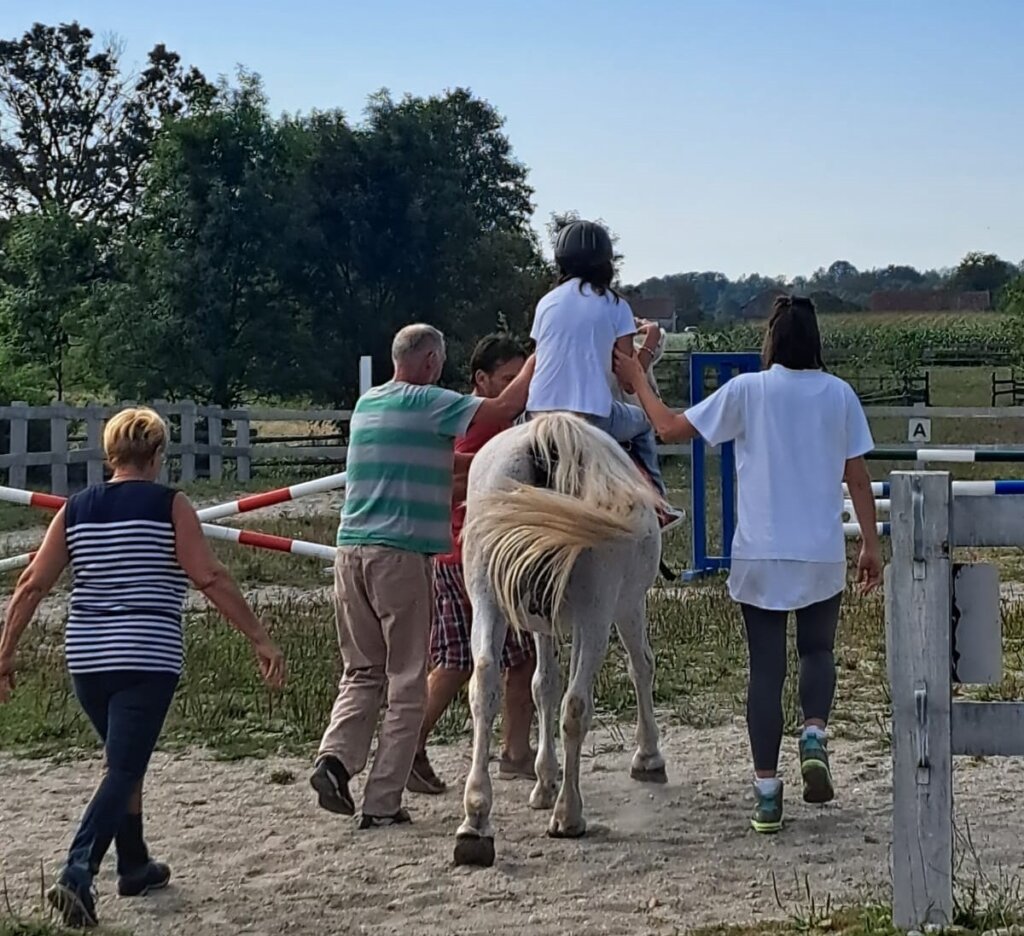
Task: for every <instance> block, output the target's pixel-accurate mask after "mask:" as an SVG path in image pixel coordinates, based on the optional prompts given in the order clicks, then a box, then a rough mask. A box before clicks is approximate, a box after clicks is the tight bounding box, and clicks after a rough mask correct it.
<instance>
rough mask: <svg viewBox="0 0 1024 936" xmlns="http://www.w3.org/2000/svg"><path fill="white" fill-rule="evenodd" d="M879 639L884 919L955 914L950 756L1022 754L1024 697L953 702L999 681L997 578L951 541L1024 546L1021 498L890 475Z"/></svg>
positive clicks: (910, 923)
mask: <svg viewBox="0 0 1024 936" xmlns="http://www.w3.org/2000/svg"><path fill="white" fill-rule="evenodd" d="M890 499H891V507H890V515H891V524H892V526H891V537H892V562H891V565H890V566H889V567H888V568H887V569H886V581H885V600H886V641H887V658H888V667H889V682H890V685H891V690H892V738H893V742H892V756H893V820H892V822H893V850H892V861H893V918H894V922H895V924H896V925H897V926H900V927H903V928H916V927H920V926H922V925H929V924H931V925H936V926H948V925H950V924H951V923H952V922H953V867H954V865H953V757H955V756H958V755H966V756H974V757H997V756H1015V755H1024V701H1022V702H971V701H959V700H958V701H953V693H952V686H953V684H954V683H959V684H978V685H991V684H994V683H998V682H999V681H1000V680H1001V678H1002V633H1001V623H1000V616H999V614H1000V612H999V607H1000V602H999V576H998V572H997V570H996V568H995V566H993V565H990V564H985V563H980V564H957V563H955V562H954V561H953V555H952V552H953V549H954V548H955V547H963V546H966V547H1006V546H1020V545H1024V496H1020V495H1018V496H1012V495H1011V496H1005V495H1004V496H999V495H993V496H979V497H966V496H957V495H956V494H955V488H954V486H953V485H952V484H951V482H950V476H949V474H948V473H946V472H938V471H936V472H931V471H925V472H894V473H893V475H892V477H891V484H890Z"/></svg>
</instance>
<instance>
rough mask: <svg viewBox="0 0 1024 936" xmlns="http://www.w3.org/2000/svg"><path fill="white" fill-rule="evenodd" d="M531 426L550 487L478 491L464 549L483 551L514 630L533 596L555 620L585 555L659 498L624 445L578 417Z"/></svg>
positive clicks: (634, 531) (556, 416) (627, 530)
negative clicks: (571, 579) (574, 572)
mask: <svg viewBox="0 0 1024 936" xmlns="http://www.w3.org/2000/svg"><path fill="white" fill-rule="evenodd" d="M528 425H529V430H528V432H527V434H526V438H527V441H528V444H529V445H530V449H531V454H532V456H533V459H534V462H535V463H536V465H537V467H538V469H539V473H540V474H541V475H542V477H543V478H546V481H547V486H545V487H537V486H531V485H526V484H521V483H515V484H513V485H511V486H510V487H509V488H506V489H504V490H497V491H487V492H479V493H476V492H474V494H473V496H472V499H471V501H472V502H471V505H470V508H469V516H468V518H467V523H466V527H465V529H464V531H463V537H462V543H463V551H464V552H466V553H467V555H474V556H481V557H485V559H486V562H487V577H488V580H489V582H490V585H491V588H492V589H493V592H494V595H495V598H496V600H497V602H498V606H499V607H500V608H501V610H502V611H503V612H504V613H505V615H506V617H507V619H508V621H509V623H510V624H511V625H512V627H513V628H514V629H515V630H519V629H521V628H522V627H523V626H524V623H525V621H524V619H523V609H522V605H523V603H524V602H525V601H527V600H528V599H529V598H530V597H532V598H533V599H534V600H536V601H538V603H539V605H540V607H541V608H543V609H545V610H546V611H548V612H549V613H550V616H551V620H552V623H553V624H554V623H556V618H557V616H558V611H559V609H560V608H561V605H562V599H563V597H564V595H565V590H566V587H567V586H568V583H569V576H570V575H571V573H572V570H573V566H574V565H575V564H576V560H577V559H578V558H579V555H580V553H582V552H583V550H585V549H589V548H591V547H594V546H597V545H600V544H601V543H603V542H606V541H608V540H610V539H615V538H618V537H628V536H637V535H638V534H639V533H640V531H641V529H642V525H643V517H644V511H643V508H644V507H650V508H652V509H653V508H656V507H657V505H658V504H659V502H660V498H659V496H658V494H657V493H656V492H655V491H654V490H653V489H652V488H650V487H649V485H648V484H647V482H646V480H645V479H644V478H643V476H642V475H641V474H640V472H639V470H638V469H637V468H636V466H635V465H633V463H632V462H631V461H630V459H629V458H628V457H627V455H626V454H625V453H624V452H623V451H622V449H621V448H620V447H619V446H618V445H617V444H616V443H615V442H613V441H612V440H611V439H610V438H609V437H608V436H606V435H605V434H604V433H602V432H601V431H600V430H598V429H595V428H593V427H592V426H590V425H589V424H588V423H586V422H585V421H584V420H582V419H580V418H579V417H576V416H571V415H568V414H565V413H550V414H547V415H543V416H540V417H537V418H536V419H533V420H531V422H530V423H529V424H528Z"/></svg>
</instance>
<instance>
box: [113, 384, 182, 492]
mask: <svg viewBox="0 0 1024 936" xmlns="http://www.w3.org/2000/svg"><path fill="white" fill-rule="evenodd" d="M134 405H135V404H133V403H128V404H124V403H122V404H121V407H122V409H123V408H124V407H125V406H134ZM153 410H154V411H155V412H156V413H157V415H158V416H159V417H160V418H161V419H162V420H163V421H164V425H165V426H166V427H167V437H168V441H170V435H171V417H170V415H169V413H168V412H167V401H166V400H154V401H153ZM170 479H171V466H170V457H169V456H168V455H167V454H166V453H164V463H163V464H162V465H161V466H160V477H159V479H158V480H159V481H160V483H161V484H168V483H169V482H170Z"/></svg>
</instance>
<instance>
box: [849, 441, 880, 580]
mask: <svg viewBox="0 0 1024 936" xmlns="http://www.w3.org/2000/svg"><path fill="white" fill-rule="evenodd" d="M843 480H844V481H845V482H846V486H847V488H848V490H849V492H850V500H851V501H852V502H853V510H854V513H856V515H857V523H858V524H859V525H860V536H861V550H860V558H859V559H858V562H857V582H858V584H859V585H860V587H861V590H862V591H865V592H869V591H872V590H873V589H875V588H877V587H878V585H879V583H880V582H881V580H882V547H881V543H880V542H879V539H878V517H877V514H876V513H875V495H874V494H873V493H872V492H871V475H870V474H869V473H868V466H867V462H866V461H865V460H864V459H863V458H851V459H849V460H848V461H847V462H846V470H845V471H844V473H843Z"/></svg>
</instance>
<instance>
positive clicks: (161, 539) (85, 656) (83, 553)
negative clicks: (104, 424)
mask: <svg viewBox="0 0 1024 936" xmlns="http://www.w3.org/2000/svg"><path fill="white" fill-rule="evenodd" d="M175 493H176V492H175V491H174V490H173V489H171V488H168V487H164V486H163V485H161V484H153V483H150V482H148V481H120V482H116V483H109V484H99V485H96V486H94V487H90V488H87V489H86V490H84V491H82V492H81V493H79V494H75V495H74V496H73V497H71V498H70V499H69V500H68V503H67V507H66V509H65V514H64V516H65V531H66V538H67V544H68V552H69V554H70V556H71V572H72V576H73V584H72V589H71V599H70V602H69V607H68V623H67V632H66V637H65V649H66V653H67V661H68V669H69V670H70V671H71V672H72V673H99V672H104V671H108V670H149V671H160V672H170V673H180V672H181V666H182V657H183V652H182V627H181V615H182V606H183V604H184V600H185V593H186V591H187V589H188V578H187V577H186V575H185V573H184V572H183V571H182V569H181V567H180V566H179V565H178V560H177V558H176V555H175V551H174V525H173V523H172V521H171V505H172V504H173V502H174V496H175Z"/></svg>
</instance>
